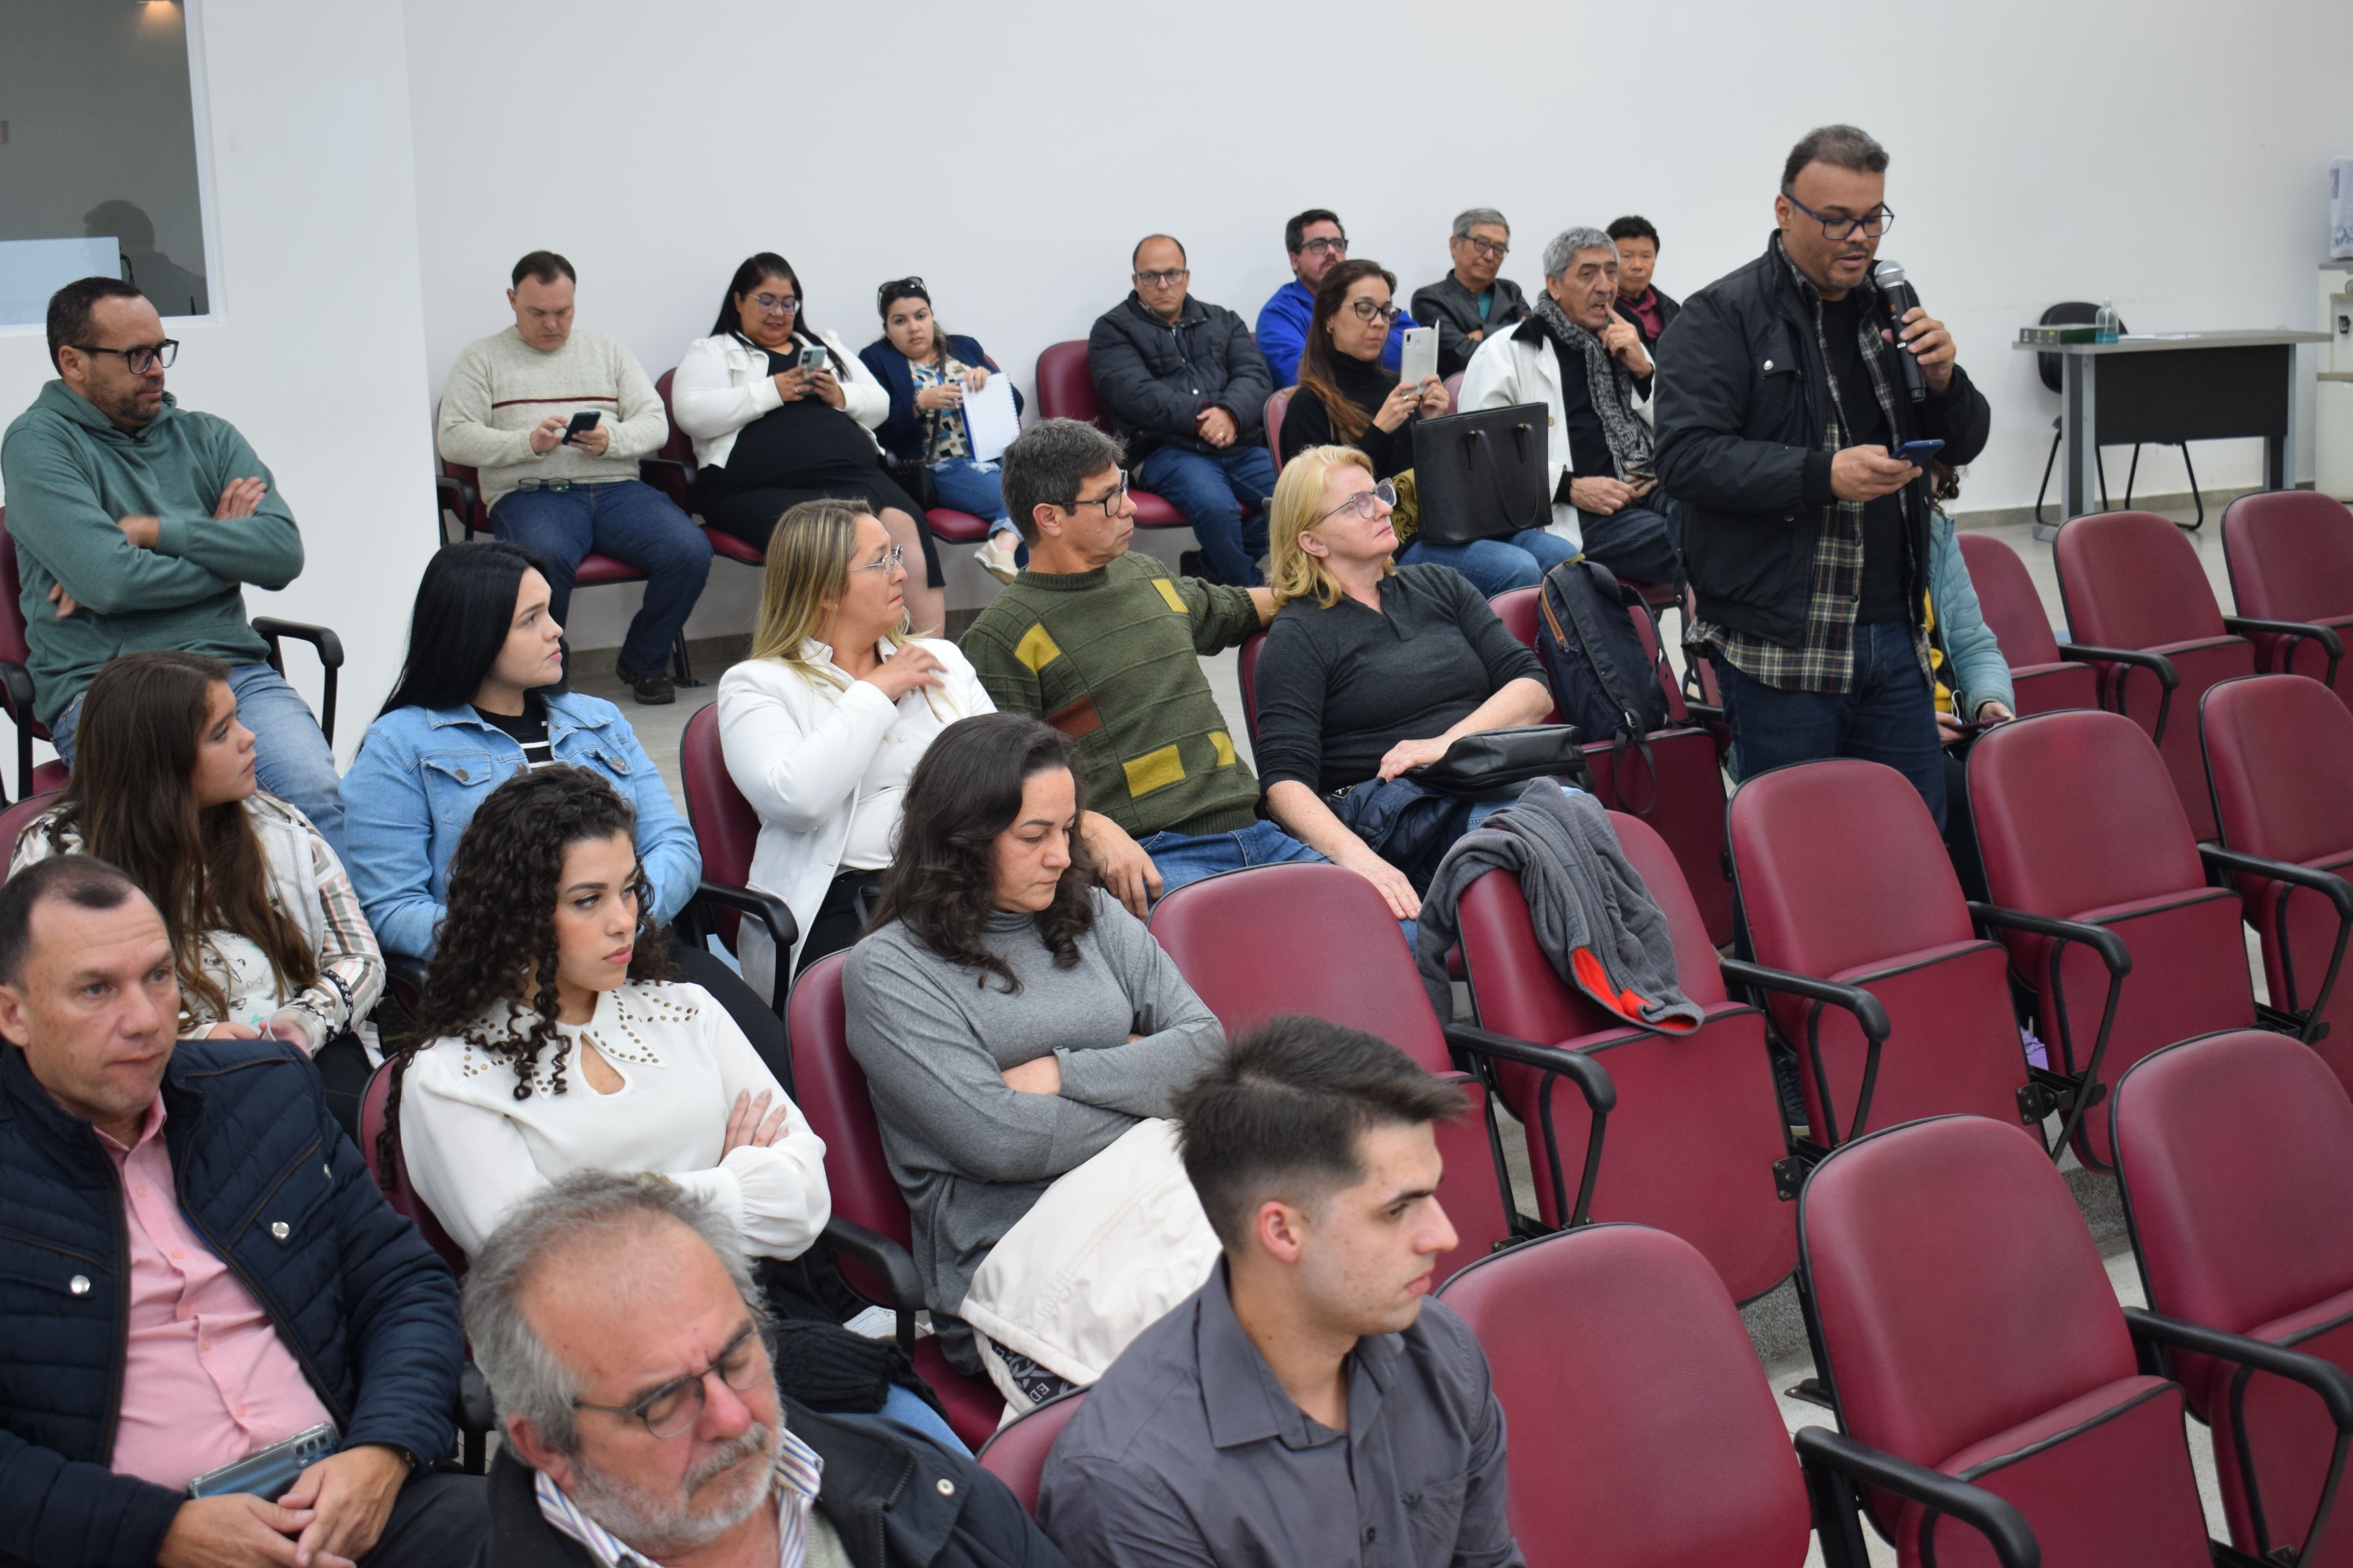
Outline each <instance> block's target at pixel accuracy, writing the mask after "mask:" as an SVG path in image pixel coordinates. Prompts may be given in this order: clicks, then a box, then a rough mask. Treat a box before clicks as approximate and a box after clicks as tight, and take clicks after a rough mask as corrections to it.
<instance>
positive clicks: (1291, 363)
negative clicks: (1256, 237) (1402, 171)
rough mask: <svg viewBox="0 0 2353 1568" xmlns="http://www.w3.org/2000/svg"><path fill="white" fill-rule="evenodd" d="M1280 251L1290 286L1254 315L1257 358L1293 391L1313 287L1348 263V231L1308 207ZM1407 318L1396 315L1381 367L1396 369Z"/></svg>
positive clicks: (1285, 233) (1286, 230)
mask: <svg viewBox="0 0 2353 1568" xmlns="http://www.w3.org/2000/svg"><path fill="white" fill-rule="evenodd" d="M1282 248H1283V249H1285V250H1287V251H1289V252H1290V253H1291V281H1290V282H1288V283H1285V284H1284V285H1283V286H1282V288H1280V289H1276V290H1275V291H1274V294H1273V297H1272V298H1271V299H1270V300H1267V302H1266V303H1265V304H1264V305H1263V306H1261V308H1260V310H1259V313H1258V352H1259V353H1262V354H1264V355H1265V356H1266V363H1267V368H1268V369H1270V370H1271V371H1273V372H1274V384H1275V385H1276V386H1278V387H1283V386H1293V385H1296V384H1298V381H1299V355H1300V353H1301V352H1302V351H1303V350H1304V349H1305V348H1306V346H1307V323H1308V322H1309V321H1312V320H1313V319H1314V315H1315V286H1316V285H1317V284H1319V283H1321V282H1323V281H1324V274H1325V273H1326V272H1329V271H1331V270H1332V268H1335V267H1337V266H1338V265H1339V264H1340V263H1341V262H1343V261H1345V260H1347V259H1348V231H1347V230H1346V229H1345V228H1342V227H1341V226H1340V219H1339V216H1338V215H1336V214H1335V213H1329V212H1326V211H1324V209H1323V208H1322V207H1309V208H1308V209H1307V210H1306V211H1305V212H1303V213H1301V214H1300V215H1299V216H1297V217H1294V218H1293V219H1292V220H1291V221H1290V222H1289V223H1287V224H1284V225H1283V226H1282ZM1415 324H1416V322H1415V321H1414V319H1413V318H1412V317H1411V316H1409V315H1407V314H1406V313H1405V312H1404V311H1402V310H1400V311H1398V319H1397V320H1396V321H1392V322H1390V323H1389V341H1388V342H1386V343H1384V344H1382V345H1381V366H1382V368H1383V369H1385V370H1395V369H1397V368H1398V358H1399V356H1400V355H1401V354H1402V353H1404V345H1405V330H1406V329H1407V328H1408V327H1410V326H1413V325H1415Z"/></svg>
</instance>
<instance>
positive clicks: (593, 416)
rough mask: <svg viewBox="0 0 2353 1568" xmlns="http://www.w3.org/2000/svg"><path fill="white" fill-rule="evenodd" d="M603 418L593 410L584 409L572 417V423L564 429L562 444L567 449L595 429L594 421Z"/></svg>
mask: <svg viewBox="0 0 2353 1568" xmlns="http://www.w3.org/2000/svg"><path fill="white" fill-rule="evenodd" d="M603 417H605V416H603V415H602V414H599V413H597V412H596V410H595V409H593V408H584V409H582V410H581V411H580V412H579V413H577V414H575V415H574V416H572V423H571V424H569V425H566V426H565V427H564V444H565V446H567V447H568V446H570V445H572V444H573V443H574V442H575V441H577V440H578V439H579V438H580V437H583V436H586V434H588V432H589V431H591V430H594V429H595V428H596V421H598V420H599V419H602V418H603Z"/></svg>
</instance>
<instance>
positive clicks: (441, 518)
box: [433, 474, 482, 544]
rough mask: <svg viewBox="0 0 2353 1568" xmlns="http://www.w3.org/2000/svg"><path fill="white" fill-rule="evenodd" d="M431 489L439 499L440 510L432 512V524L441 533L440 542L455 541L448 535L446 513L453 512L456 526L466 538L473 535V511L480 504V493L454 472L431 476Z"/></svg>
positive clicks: (448, 542)
mask: <svg viewBox="0 0 2353 1568" xmlns="http://www.w3.org/2000/svg"><path fill="white" fill-rule="evenodd" d="M433 490H434V493H435V495H436V496H438V498H439V500H440V503H441V505H440V510H438V511H437V512H436V513H435V514H434V518H433V526H434V528H435V529H436V530H437V531H438V532H439V533H440V535H441V542H442V543H444V544H450V543H454V542H455V541H453V540H452V539H450V537H449V524H448V517H447V515H446V514H448V513H450V512H455V513H456V514H457V517H458V527H459V531H462V532H463V533H464V534H465V536H466V537H467V538H468V539H471V538H473V537H474V513H475V511H476V510H478V509H480V506H481V504H482V497H481V493H480V491H478V490H477V489H474V487H473V486H471V485H470V484H468V483H467V482H466V481H465V480H463V479H459V478H458V477H457V476H456V475H454V474H436V475H434V476H433Z"/></svg>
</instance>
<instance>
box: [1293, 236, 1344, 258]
mask: <svg viewBox="0 0 2353 1568" xmlns="http://www.w3.org/2000/svg"><path fill="white" fill-rule="evenodd" d="M1299 251H1300V254H1301V255H1303V256H1324V255H1334V256H1345V255H1347V254H1348V237H1347V236H1346V235H1345V234H1344V235H1341V236H1339V237H1337V238H1334V237H1330V236H1318V237H1315V238H1314V239H1311V240H1309V241H1307V242H1306V243H1305V244H1303V245H1302V246H1301V247H1299Z"/></svg>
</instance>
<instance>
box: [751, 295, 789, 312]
mask: <svg viewBox="0 0 2353 1568" xmlns="http://www.w3.org/2000/svg"><path fill="white" fill-rule="evenodd" d="M752 303H754V305H757V306H759V307H760V309H762V310H774V311H776V312H777V313H778V314H780V315H786V316H789V315H791V314H792V313H793V312H794V311H796V310H799V309H800V308H801V301H800V296H799V295H797V294H754V295H753V296H752Z"/></svg>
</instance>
